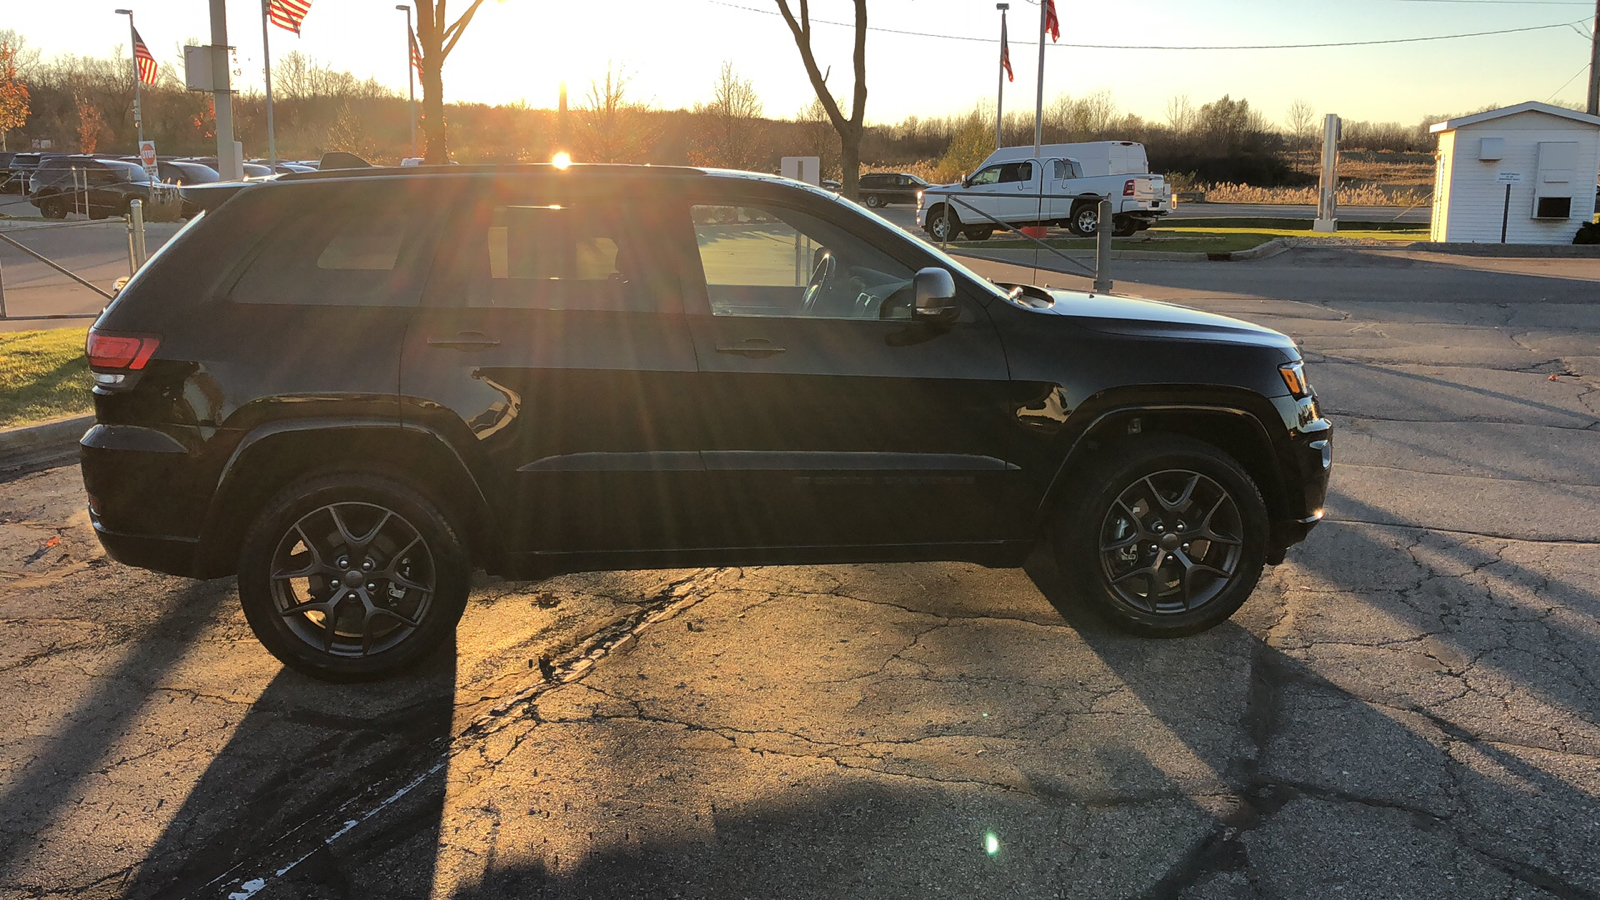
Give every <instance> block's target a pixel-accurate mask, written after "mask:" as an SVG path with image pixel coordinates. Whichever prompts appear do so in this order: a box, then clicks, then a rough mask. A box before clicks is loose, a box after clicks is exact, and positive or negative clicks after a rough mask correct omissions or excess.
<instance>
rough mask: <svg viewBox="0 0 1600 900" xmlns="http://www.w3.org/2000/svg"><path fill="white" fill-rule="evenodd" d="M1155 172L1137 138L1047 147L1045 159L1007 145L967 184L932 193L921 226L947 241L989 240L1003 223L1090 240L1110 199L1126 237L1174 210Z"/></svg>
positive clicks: (1116, 228)
mask: <svg viewBox="0 0 1600 900" xmlns="http://www.w3.org/2000/svg"><path fill="white" fill-rule="evenodd" d="M1079 157H1082V159H1081V160H1080V159H1079ZM1149 168H1150V167H1149V164H1148V162H1146V159H1145V152H1144V146H1143V145H1141V144H1136V143H1132V142H1130V141H1094V142H1091V143H1084V144H1046V145H1045V146H1044V147H1043V148H1041V149H1040V155H1039V156H1037V157H1035V156H1034V155H1033V148H1032V147H1003V148H1001V149H999V150H996V151H995V152H994V153H992V154H990V156H989V158H988V159H987V160H985V161H984V163H983V165H982V166H980V167H979V168H978V170H977V171H976V172H974V173H972V174H971V175H970V176H968V177H967V178H965V179H963V180H962V181H961V182H960V183H958V184H947V185H937V186H931V187H928V188H925V189H924V190H923V191H922V193H921V195H920V196H921V199H920V200H919V202H918V207H917V224H918V225H921V226H922V227H923V229H924V230H925V231H927V232H928V234H929V235H931V236H933V238H934V239H935V240H940V241H944V240H954V239H955V238H956V237H957V236H958V235H965V236H966V237H967V238H969V239H971V240H977V241H981V240H986V239H988V238H989V236H990V235H992V234H993V233H994V231H995V230H996V229H997V228H998V227H999V225H1000V223H1004V224H1006V225H1009V226H1012V227H1022V226H1027V225H1044V226H1049V225H1055V226H1060V227H1065V228H1068V229H1071V231H1072V233H1073V234H1076V235H1080V236H1087V235H1090V234H1093V233H1095V231H1096V230H1097V229H1098V228H1099V223H1100V200H1101V199H1102V198H1110V200H1111V203H1112V210H1113V216H1114V217H1113V219H1112V229H1113V233H1115V234H1118V235H1121V236H1124V237H1126V236H1128V235H1131V234H1134V233H1135V232H1138V231H1141V230H1144V229H1146V228H1149V227H1150V226H1151V225H1153V224H1155V222H1156V221H1158V220H1159V219H1160V218H1161V217H1162V216H1165V215H1166V214H1167V213H1169V212H1171V211H1172V189H1171V188H1170V187H1169V186H1168V185H1167V183H1166V179H1165V178H1163V177H1162V176H1160V175H1152V174H1150V171H1149Z"/></svg>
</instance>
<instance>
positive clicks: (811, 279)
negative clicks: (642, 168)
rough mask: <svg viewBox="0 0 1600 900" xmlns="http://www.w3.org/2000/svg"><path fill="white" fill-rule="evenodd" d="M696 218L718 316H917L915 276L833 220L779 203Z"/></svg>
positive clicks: (715, 209)
mask: <svg viewBox="0 0 1600 900" xmlns="http://www.w3.org/2000/svg"><path fill="white" fill-rule="evenodd" d="M690 214H691V217H692V218H693V220H694V233H695V243H696V245H697V246H698V248H699V251H700V263H701V266H702V268H703V269H704V272H705V280H706V299H707V300H708V301H709V302H710V305H711V314H712V315H716V316H780V317H814V318H832V319H841V318H843V319H901V318H910V317H911V304H912V297H913V295H912V291H911V282H912V278H913V276H914V275H915V271H914V270H913V269H912V268H911V267H910V266H907V265H905V264H904V263H901V262H899V261H897V260H895V259H894V258H893V257H891V256H890V255H889V254H887V253H885V252H884V251H883V250H881V249H879V248H878V247H875V246H873V245H872V244H871V243H869V242H868V241H866V240H863V239H862V238H860V237H858V236H856V235H855V234H853V233H851V232H849V231H847V230H845V229H844V228H841V227H840V226H839V225H838V224H837V223H835V222H831V221H827V220H825V219H823V218H821V217H818V216H815V215H813V214H811V213H809V212H803V211H801V210H797V209H791V208H788V207H786V206H781V205H776V204H773V205H766V204H740V205H732V204H730V205H716V204H708V205H700V206H695V207H693V208H692V209H691V211H690Z"/></svg>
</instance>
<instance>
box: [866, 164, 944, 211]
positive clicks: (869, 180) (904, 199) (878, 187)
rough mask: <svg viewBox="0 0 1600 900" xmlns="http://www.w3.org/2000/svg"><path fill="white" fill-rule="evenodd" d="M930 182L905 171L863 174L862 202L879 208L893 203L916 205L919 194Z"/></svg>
mask: <svg viewBox="0 0 1600 900" xmlns="http://www.w3.org/2000/svg"><path fill="white" fill-rule="evenodd" d="M927 186H928V183H927V182H926V181H923V180H922V179H921V178H918V177H917V176H915V175H908V174H906V173H904V172H871V173H869V174H866V175H863V176H861V202H862V203H865V204H866V205H868V206H870V207H872V208H873V209H877V208H878V207H880V206H888V205H889V204H891V203H910V204H911V205H913V206H915V205H916V203H917V195H918V194H919V193H921V192H922V189H923V188H925V187H927Z"/></svg>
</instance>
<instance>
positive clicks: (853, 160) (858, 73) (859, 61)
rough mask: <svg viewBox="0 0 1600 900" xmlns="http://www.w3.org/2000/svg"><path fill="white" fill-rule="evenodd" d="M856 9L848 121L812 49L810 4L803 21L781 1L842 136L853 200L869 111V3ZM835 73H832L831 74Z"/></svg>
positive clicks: (805, 1) (804, 3) (843, 165)
mask: <svg viewBox="0 0 1600 900" xmlns="http://www.w3.org/2000/svg"><path fill="white" fill-rule="evenodd" d="M854 2H855V8H856V35H855V51H854V53H853V55H852V59H853V61H854V67H855V91H854V95H853V98H852V101H851V105H850V117H849V118H848V119H847V118H845V116H844V113H843V112H841V111H840V110H839V102H838V101H837V100H835V99H834V97H833V92H832V91H831V90H829V89H828V76H827V73H825V72H823V71H822V70H821V69H820V68H818V67H817V57H816V54H815V53H813V52H812V49H811V4H810V2H809V0H800V17H799V18H798V19H796V18H795V15H794V12H793V11H792V10H790V8H789V0H778V11H779V12H781V13H782V14H783V21H784V22H786V23H787V24H788V25H789V32H790V33H791V34H793V35H794V43H795V46H796V47H797V48H798V49H799V50H800V61H801V62H802V63H804V64H805V67H806V75H807V76H808V77H810V79H811V88H812V90H815V91H816V92H817V100H818V101H819V102H820V103H821V104H822V108H823V110H824V111H825V112H827V114H828V121H830V122H832V123H833V130H834V131H836V132H838V133H839V167H840V169H841V170H842V174H843V177H842V178H841V181H842V182H843V188H842V190H843V193H844V195H845V196H846V197H849V198H850V199H851V200H855V199H857V197H858V196H859V195H860V188H859V185H860V182H861V134H862V130H863V129H862V127H861V123H862V121H863V119H864V118H865V116H866V110H867V0H854ZM830 71H831V70H830Z"/></svg>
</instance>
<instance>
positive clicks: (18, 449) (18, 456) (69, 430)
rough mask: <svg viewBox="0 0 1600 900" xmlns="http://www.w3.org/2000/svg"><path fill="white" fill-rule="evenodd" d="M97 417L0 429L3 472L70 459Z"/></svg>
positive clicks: (89, 416)
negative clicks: (79, 440) (4, 470)
mask: <svg viewBox="0 0 1600 900" xmlns="http://www.w3.org/2000/svg"><path fill="white" fill-rule="evenodd" d="M92 425H94V416H92V415H85V416H64V417H62V418H59V419H50V420H49V421H46V422H40V423H39V424H37V425H23V426H20V427H17V428H0V469H6V470H11V469H19V468H27V467H32V466H35V465H38V464H41V463H45V462H53V461H57V460H66V459H70V458H71V457H72V456H73V455H74V451H76V449H77V446H78V439H79V438H81V437H83V433H84V432H85V431H88V430H89V428H90V427H91V426H92Z"/></svg>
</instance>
